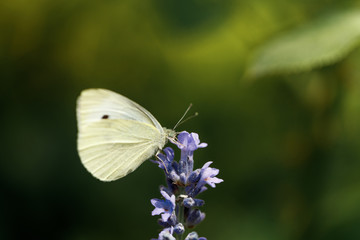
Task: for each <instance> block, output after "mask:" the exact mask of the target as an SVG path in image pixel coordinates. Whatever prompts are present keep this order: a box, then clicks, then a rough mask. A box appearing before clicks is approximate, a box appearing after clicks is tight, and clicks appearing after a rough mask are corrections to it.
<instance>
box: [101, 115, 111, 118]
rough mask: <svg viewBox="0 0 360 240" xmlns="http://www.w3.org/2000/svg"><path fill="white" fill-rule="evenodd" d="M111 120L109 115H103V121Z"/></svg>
mask: <svg viewBox="0 0 360 240" xmlns="http://www.w3.org/2000/svg"><path fill="white" fill-rule="evenodd" d="M108 118H109V115H106V114H105V115H103V116H102V117H101V119H108Z"/></svg>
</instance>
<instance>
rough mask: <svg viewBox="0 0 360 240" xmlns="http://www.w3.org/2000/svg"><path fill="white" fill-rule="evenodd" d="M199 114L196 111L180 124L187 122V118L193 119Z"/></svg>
mask: <svg viewBox="0 0 360 240" xmlns="http://www.w3.org/2000/svg"><path fill="white" fill-rule="evenodd" d="M198 115H199V113H198V112H196V113H194V114H193V115H191V116H188V117H187V118H185V119H184V120H182V121H181V122H180V123H179V124H178V125H181V124H183V123H184V122H186V121H187V120H189V119H192V118H194V117H197V116H198Z"/></svg>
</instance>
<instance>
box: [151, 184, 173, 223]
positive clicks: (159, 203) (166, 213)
mask: <svg viewBox="0 0 360 240" xmlns="http://www.w3.org/2000/svg"><path fill="white" fill-rule="evenodd" d="M160 193H161V195H163V197H164V198H165V200H160V199H155V198H154V199H151V204H152V205H153V206H154V207H155V209H154V210H153V211H152V213H151V215H152V216H154V215H159V214H161V218H162V220H163V221H164V222H166V221H167V220H168V219H169V218H170V216H171V214H172V213H173V211H174V209H175V195H171V197H170V196H169V195H168V194H167V193H166V192H165V191H161V192H160Z"/></svg>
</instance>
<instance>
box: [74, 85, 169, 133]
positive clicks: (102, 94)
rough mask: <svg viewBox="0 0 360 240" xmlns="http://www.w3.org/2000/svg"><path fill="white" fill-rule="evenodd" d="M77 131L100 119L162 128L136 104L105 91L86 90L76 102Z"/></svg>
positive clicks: (148, 113)
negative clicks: (130, 121)
mask: <svg viewBox="0 0 360 240" xmlns="http://www.w3.org/2000/svg"><path fill="white" fill-rule="evenodd" d="M77 119H78V129H79V130H81V128H83V127H85V126H86V125H88V124H89V123H92V122H97V121H99V120H101V119H131V120H136V121H139V122H143V123H147V124H150V125H154V126H155V127H156V128H157V129H158V130H159V131H160V132H163V128H162V127H161V125H160V123H159V122H158V121H157V120H156V119H155V117H154V116H153V115H152V114H151V113H150V112H149V111H147V110H146V109H145V108H143V107H141V106H140V105H139V104H137V103H136V102H134V101H132V100H130V99H128V98H127V97H124V96H122V95H120V94H118V93H115V92H113V91H110V90H107V89H101V88H97V89H86V90H84V91H82V92H81V95H80V97H79V98H78V101H77Z"/></svg>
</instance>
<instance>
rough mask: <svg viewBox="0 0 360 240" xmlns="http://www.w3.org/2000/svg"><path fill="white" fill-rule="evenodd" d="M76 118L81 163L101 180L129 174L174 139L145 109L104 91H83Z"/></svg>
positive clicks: (173, 133) (118, 95)
mask: <svg viewBox="0 0 360 240" xmlns="http://www.w3.org/2000/svg"><path fill="white" fill-rule="evenodd" d="M76 115H77V125H78V137H77V149H78V153H79V156H80V159H81V162H82V164H83V165H84V166H85V168H86V169H87V170H88V171H89V172H90V173H91V174H92V175H93V176H94V177H96V178H98V179H99V180H101V181H114V180H117V179H119V178H122V177H124V176H126V175H128V174H129V173H131V172H133V171H134V170H135V169H136V168H138V167H139V166H140V165H141V164H142V163H143V162H144V161H145V160H147V159H149V158H150V157H152V156H153V155H154V154H155V153H156V152H157V151H159V150H161V149H162V148H163V147H164V146H165V144H166V142H167V140H168V139H170V140H171V139H174V138H175V136H176V132H175V131H174V130H172V129H166V128H163V127H162V126H161V125H160V123H159V122H158V121H157V120H156V119H155V117H154V116H153V115H152V114H151V113H150V112H149V111H147V110H146V109H145V108H143V107H142V106H140V105H139V104H137V103H135V102H134V101H132V100H130V99H128V98H127V97H124V96H122V95H120V94H118V93H115V92H113V91H110V90H107V89H100V88H98V89H86V90H84V91H82V92H81V94H80V96H79V97H78V99H77V109H76Z"/></svg>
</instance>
